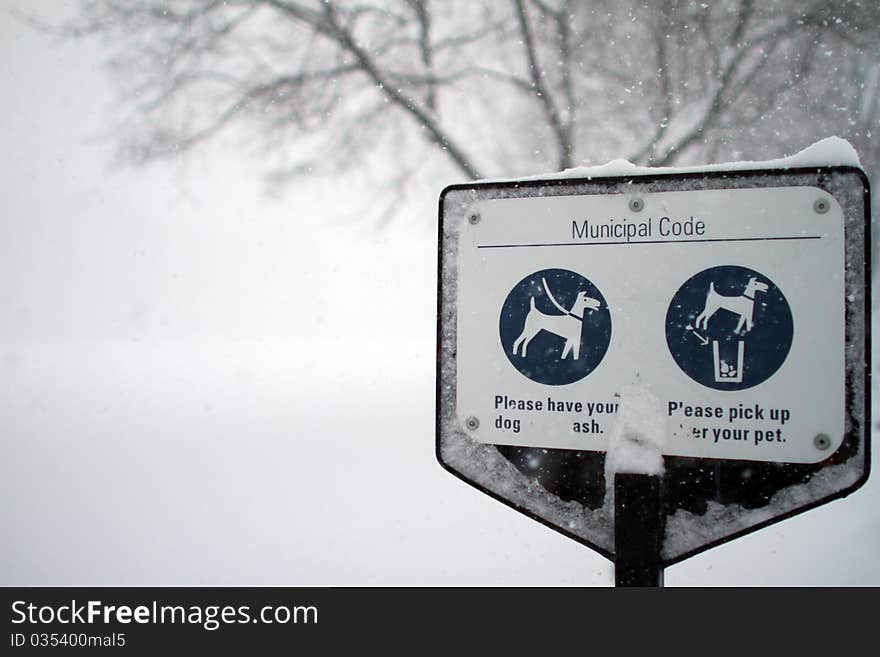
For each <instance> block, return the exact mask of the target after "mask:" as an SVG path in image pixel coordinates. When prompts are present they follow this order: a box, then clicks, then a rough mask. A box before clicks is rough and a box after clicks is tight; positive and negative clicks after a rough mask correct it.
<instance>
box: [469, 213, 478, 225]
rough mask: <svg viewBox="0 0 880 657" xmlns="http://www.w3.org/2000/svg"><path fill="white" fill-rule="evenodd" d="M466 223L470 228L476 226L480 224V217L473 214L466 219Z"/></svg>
mask: <svg viewBox="0 0 880 657" xmlns="http://www.w3.org/2000/svg"><path fill="white" fill-rule="evenodd" d="M468 222H470V224H471V226H476V225H477V224H478V223H480V215H479V214H477V213H476V212H474V213H473V214H472V215H471V216H470V217H468Z"/></svg>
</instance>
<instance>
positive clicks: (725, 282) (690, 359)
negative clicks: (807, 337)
mask: <svg viewBox="0 0 880 657" xmlns="http://www.w3.org/2000/svg"><path fill="white" fill-rule="evenodd" d="M793 337H794V322H793V320H792V315H791V309H790V308H789V306H788V301H786V299H785V296H784V295H783V294H782V291H781V290H780V289H779V288H778V287H776V285H775V284H774V283H773V281H771V280H770V279H769V278H768V277H767V276H764V275H763V274H761V273H760V272H757V271H755V270H753V269H748V268H746V267H738V266H735V265H724V266H719V267H712V268H710V269H706V270H704V271H701V272H700V273H699V274H696V275H695V276H692V277H691V278H690V279H688V280H687V281H686V282H685V283H684V285H682V286H681V287H680V288H679V290H678V292H676V293H675V296H674V297H673V298H672V301H671V302H670V304H669V309H668V310H667V312H666V343H667V345H668V346H669V351H670V353H671V354H672V358H673V359H674V360H675V362H676V363H678V366H679V367H680V368H681V369H682V371H683V372H684V373H685V374H687V375H688V376H689V377H691V378H692V379H693V380H694V381H696V382H698V383H701V384H703V385H704V386H707V387H709V388H714V389H715V390H745V389H746V388H751V387H753V386H756V385H758V384H760V383H763V382H764V381H766V380H767V379H769V378H770V377H771V376H773V374H775V373H776V371H777V370H778V369H779V368H780V367H781V366H782V363H783V362H785V358H786V356H788V352H789V350H790V349H791V342H792V339H793Z"/></svg>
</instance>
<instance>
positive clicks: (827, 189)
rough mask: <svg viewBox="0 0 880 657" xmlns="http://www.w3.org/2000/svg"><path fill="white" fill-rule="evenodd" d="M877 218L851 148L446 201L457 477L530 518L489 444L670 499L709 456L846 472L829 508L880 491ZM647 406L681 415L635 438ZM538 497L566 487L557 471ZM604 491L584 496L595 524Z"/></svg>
mask: <svg viewBox="0 0 880 657" xmlns="http://www.w3.org/2000/svg"><path fill="white" fill-rule="evenodd" d="M867 200H868V189H867V181H866V177H865V175H864V173H863V172H862V171H861V170H860V169H859V168H858V157H857V156H856V154H855V151H854V150H853V149H852V147H851V146H849V145H848V144H847V143H846V142H844V141H843V140H839V139H836V138H831V139H826V140H823V141H822V142H819V143H817V144H814V145H813V146H812V147H810V148H808V149H806V150H805V151H803V152H801V153H799V154H797V155H795V156H792V157H789V158H784V159H780V160H774V161H770V162H762V163H756V162H749V163H737V164H732V165H718V166H710V167H703V168H700V169H697V168H686V169H645V168H639V167H635V166H633V165H631V164H629V163H624V162H622V161H617V162H612V163H609V164H608V165H605V166H604V167H595V168H590V169H576V170H571V171H566V172H564V173H563V174H557V175H556V176H554V177H553V178H548V177H543V176H542V177H535V178H530V179H520V180H515V181H494V182H478V183H471V184H466V185H456V186H452V187H450V188H447V189H446V190H444V193H443V195H442V197H441V216H440V219H441V245H440V247H441V263H440V265H441V271H440V280H439V286H440V316H439V325H440V335H439V342H440V344H439V347H440V360H439V368H438V455H439V458H440V460H441V462H442V463H443V464H444V465H445V466H447V467H448V468H449V469H451V470H453V471H454V472H456V473H457V474H459V475H460V476H464V477H465V478H467V479H468V480H469V481H472V482H474V483H477V484H478V485H480V486H481V487H483V488H485V489H488V490H490V491H492V492H493V494H496V495H498V496H500V497H502V498H504V499H507V500H508V501H509V500H510V499H512V498H516V501H515V503H516V504H517V505H518V506H526V507H527V506H528V503H524V501H528V500H529V499H530V497H533V495H531V494H530V493H528V492H527V491H525V490H519V492H518V493H516V495H514V494H513V492H512V491H514V490H518V485H517V484H515V482H516V481H518V479H517V474H516V472H515V471H514V470H509V469H508V468H505V467H503V466H502V464H501V462H499V461H498V460H497V457H496V456H495V454H497V452H495V453H493V452H492V451H491V449H490V450H489V451H486V449H483V448H480V447H479V446H480V445H485V446H487V447H490V446H500V447H498V450H499V451H501V453H502V454H504V455H505V457H506V458H507V459H508V460H511V459H512V460H513V464H514V466H515V468H516V469H517V470H519V472H523V473H525V474H526V478H527V480H528V473H529V467H532V466H530V465H529V464H530V463H535V464H539V463H540V461H541V458H542V457H541V454H551V452H548V450H553V452H552V454H551V455H553V456H554V458H555V457H559V455H563V456H564V455H566V454H568V455H575V456H572V457H571V458H576V460H577V461H578V463H581V464H583V463H587V462H591V459H593V457H592V456H590V455H591V454H593V455H598V456H599V457H600V459H601V461H602V463H605V455H606V453H608V454H609V459H610V460H609V462H608V464H607V465H608V466H609V467H612V469H616V470H618V471H620V470H621V469H623V470H626V469H632V468H633V467H636V466H638V467H640V468H641V469H643V470H644V469H645V468H647V470H650V471H652V472H655V473H664V472H665V474H664V475H663V476H665V477H666V478H667V480H668V481H669V483H671V482H672V479H671V478H673V477H675V476H676V473H680V470H681V467H683V466H682V464H687V463H694V462H695V461H694V459H696V460H697V461H696V462H703V463H707V464H711V463H728V464H731V466H732V467H739V466H736V464H745V465H744V466H743V467H746V466H748V464H753V465H752V466H749V467H750V468H751V469H748V475H746V474H744V475H743V476H751V473H753V472H755V466H754V464H760V463H768V464H777V465H779V464H785V465H786V467H787V468H789V469H791V468H793V470H791V471H792V472H794V471H797V472H800V470H798V468H800V469H802V470H803V476H804V478H805V479H809V478H810V476H811V475H810V473H812V472H815V471H816V469H817V468H819V469H823V468H826V467H830V466H831V465H835V466H837V465H841V464H843V465H844V469H845V470H847V474H846V476H845V477H844V476H842V475H841V478H840V479H839V480H837V481H838V484H839V485H838V484H835V483H834V482H832V483H830V484H829V482H828V481H827V479H828V478H827V477H826V481H825V484H824V485H823V488H822V492H821V493H819V492H817V493H816V495H818V496H819V497H823V496H828V495H833V494H837V493H839V492H840V491H842V490H844V489H847V490H851V489H853V487H854V486H857V485H859V484H860V483H861V482H863V480H864V477H865V476H866V474H867V460H866V454H867V438H868V436H867V434H866V432H865V427H867V426H868V423H867V421H868V405H867V404H866V396H867V388H866V386H865V377H866V372H867V369H866V363H867V362H868V360H867V358H868V354H867V348H868V345H867V340H866V337H865V336H866V332H865V329H866V327H867V325H868V321H869V307H868V303H867V299H868V298H869V296H868V294H867V287H868V264H867V250H866V245H867V244H868V241H867V231H868V221H867V217H868V213H869V208H868V202H867ZM633 390H641V391H643V393H644V398H650V399H652V400H655V401H656V402H657V403H656V404H654V405H653V406H652V408H660V409H661V410H662V419H658V418H657V417H656V415H657V414H656V413H654V419H652V420H648V419H646V418H643V419H641V420H640V419H639V418H634V417H633V416H632V412H630V411H628V412H627V413H626V418H625V419H626V422H627V427H630V426H632V427H641V428H640V429H636V430H630V429H629V428H626V427H622V425H620V422H621V421H623V419H624V418H623V415H622V414H621V413H620V412H619V411H620V409H621V407H627V408H630V406H632V405H627V403H626V402H627V401H628V400H627V399H625V396H626V395H628V394H633V393H632V391H633ZM639 394H642V393H639ZM633 407H634V408H637V407H639V405H638V404H636V405H635V406H633ZM633 431H635V432H636V433H638V432H639V431H641V432H642V433H644V434H645V435H644V436H642V437H641V438H640V437H639V436H636V435H635V434H634V433H633ZM631 434H632V435H631ZM660 434H663V436H662V437H661V438H656V436H659V435H660ZM621 437H622V439H623V442H614V441H617V440H618V439H621ZM612 439H614V441H612ZM646 441H647V442H646ZM620 445H623V446H624V447H625V448H626V449H623V450H622V451H621V450H618V449H617V447H619V446H620ZM640 445H641V446H645V445H650V446H651V447H650V449H649V450H648V451H645V450H639V449H631V448H633V446H635V447H639V446H640ZM517 450H519V451H517ZM529 450H538V451H537V452H534V451H529ZM541 450H543V452H542V451H541ZM610 452H613V458H612V457H611V454H610ZM628 453H631V454H635V456H633V457H632V459H629V460H631V461H632V463H628V462H626V461H627V459H628V458H629V457H627V456H626V454H628ZM651 454H654V455H655V456H651ZM560 458H561V457H560ZM566 458H567V457H566ZM657 458H660V459H662V461H663V463H661V462H659V461H657V460H656V459H657ZM621 459H623V461H624V462H621ZM637 461H640V462H641V465H639V464H638V463H636V462H637ZM475 462H478V463H476V464H475ZM664 463H665V468H664ZM600 465H601V464H600ZM603 467H604V466H601V467H598V470H597V471H599V472H601V471H602V468H603ZM534 468H535V469H536V474H541V473H540V472H539V470H540V465H535V466H534ZM594 470H595V469H594ZM502 472H503V473H504V474H503V475H502V474H501V473H502ZM743 472H746V470H743ZM786 472H788V470H786ZM544 474H545V475H546V473H544ZM539 479H541V481H542V485H543V487H544V488H545V489H547V490H548V491H551V492H552V491H553V490H554V485H555V484H554V482H553V481H552V479H553V475H546V476H544V477H543V478H540V477H539ZM771 479H772V477H771ZM831 479H834V477H831ZM854 482H856V483H854ZM520 483H522V482H520ZM557 483H558V482H557ZM737 483H738V484H742V482H741V481H740V482H737ZM566 486H568V488H566V490H569V489H570V488H571V485H569V484H566ZM770 487H771V488H772V485H771V486H770ZM781 487H782V484H780V485H779V486H778V487H777V489H779V488H781ZM602 488H603V487H602V486H596V487H595V491H594V492H595V495H593V493H589V494H587V493H583V495H586V497H585V498H584V499H587V497H589V496H590V495H593V498H591V499H590V501H588V502H587V504H588V506H591V507H593V506H596V505H599V504H601V503H602V498H601V496H602V492H601V491H602ZM715 489H716V490H720V488H719V487H718V486H716V487H715ZM578 490H580V489H578ZM499 491H507V492H506V493H503V494H502V493H499ZM765 492H766V494H767V496H769V495H771V494H772V492H773V491H769V492H767V491H765ZM581 493H582V491H581ZM581 493H578V494H581ZM567 494H568V493H566V495H567ZM763 494H764V493H762V495H763ZM673 497H674V495H673ZM682 499H683V498H682ZM799 499H810V496H809V495H806V497H804V496H801V497H800V498H799ZM816 499H818V498H816ZM549 501H550V500H545V502H543V504H545V505H546V503H547V502H549ZM697 506H699V505H697ZM682 508H692V507H687V506H686V505H684V504H683V506H682ZM557 511H559V510H557ZM542 513H543V512H542ZM534 514H535V515H537V516H540V517H543V516H542V515H541V513H538V512H534ZM559 517H560V518H562V517H566V518H568V519H567V520H566V522H568V523H571V522H573V520H572V519H571V518H570V517H569V516H566V514H565V513H562V515H560V516H559ZM764 521H766V518H764ZM551 524H552V523H551Z"/></svg>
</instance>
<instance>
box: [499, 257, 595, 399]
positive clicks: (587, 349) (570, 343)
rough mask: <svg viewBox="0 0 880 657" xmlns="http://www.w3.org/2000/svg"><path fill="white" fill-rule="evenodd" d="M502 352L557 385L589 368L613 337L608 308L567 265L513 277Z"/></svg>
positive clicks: (503, 323) (518, 365) (503, 322)
mask: <svg viewBox="0 0 880 657" xmlns="http://www.w3.org/2000/svg"><path fill="white" fill-rule="evenodd" d="M499 332H500V334H501V345H502V347H503V348H504V353H505V354H506V355H507V358H508V359H509V360H510V362H511V363H512V364H513V366H514V367H515V368H516V369H517V370H519V371H520V372H521V373H522V374H524V375H525V376H527V377H528V378H530V379H531V380H532V381H537V382H538V383H544V384H547V385H551V386H561V385H566V384H568V383H574V382H575V381H580V380H581V379H583V378H584V377H585V376H587V375H588V374H589V373H590V372H592V371H593V370H594V369H596V367H597V366H598V365H599V363H600V362H601V361H602V358H603V357H604V356H605V352H606V351H608V344H609V343H610V342H611V314H610V313H609V312H608V304H607V303H605V297H603V296H602V293H601V292H599V289H598V288H597V287H596V286H595V285H593V284H592V283H591V282H590V281H589V280H587V279H586V278H584V277H583V276H581V275H580V274H577V273H575V272H573V271H569V270H567V269H544V270H542V271H538V272H535V273H534V274H531V275H529V276H526V277H525V278H524V279H522V280H521V281H520V282H519V283H517V284H516V285H515V286H514V287H513V289H512V290H511V291H510V293H509V294H508V295H507V299H506V300H505V301H504V305H503V306H502V307H501V320H500V322H499Z"/></svg>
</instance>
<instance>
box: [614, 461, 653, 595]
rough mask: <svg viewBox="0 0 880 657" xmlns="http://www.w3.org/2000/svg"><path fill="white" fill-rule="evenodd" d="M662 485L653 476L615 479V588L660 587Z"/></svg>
mask: <svg viewBox="0 0 880 657" xmlns="http://www.w3.org/2000/svg"><path fill="white" fill-rule="evenodd" d="M661 486H662V480H661V479H660V477H657V476H655V475H646V474H628V473H623V472H618V473H617V474H616V475H615V476H614V584H615V586H655V587H656V586H663V560H662V559H661V558H660V550H661V549H662V547H663V505H662V502H661Z"/></svg>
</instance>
